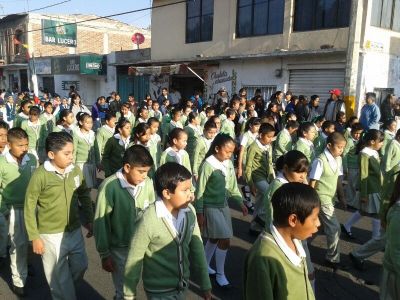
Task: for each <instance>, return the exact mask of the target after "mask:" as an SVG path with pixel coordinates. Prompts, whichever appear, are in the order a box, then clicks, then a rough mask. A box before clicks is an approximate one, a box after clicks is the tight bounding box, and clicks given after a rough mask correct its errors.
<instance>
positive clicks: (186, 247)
mask: <svg viewBox="0 0 400 300" xmlns="http://www.w3.org/2000/svg"><path fill="white" fill-rule="evenodd" d="M158 201H162V200H158ZM189 207H190V209H189V210H188V211H187V212H186V213H185V214H186V218H185V221H184V223H183V230H182V233H181V235H180V236H177V235H176V232H175V230H174V228H171V227H170V225H169V224H168V222H167V220H166V219H165V218H164V217H158V216H157V211H156V205H155V204H152V205H150V207H149V208H148V209H147V210H146V211H145V212H144V214H143V218H140V219H139V221H138V223H137V224H136V231H135V233H134V235H133V239H132V242H131V245H130V251H129V254H128V259H127V262H126V265H125V282H124V296H125V299H135V297H136V287H137V284H138V283H139V281H140V278H142V279H143V286H144V289H145V291H146V292H149V293H154V294H160V299H161V298H162V295H165V294H168V293H174V292H177V289H179V290H183V289H186V288H187V287H188V285H189V275H190V274H189V267H190V268H192V270H193V271H194V272H193V274H194V275H195V277H197V281H198V282H199V285H200V289H201V290H204V291H206V290H210V289H211V283H210V279H209V277H208V271H207V262H206V259H205V254H204V247H203V242H202V240H201V236H200V230H199V226H198V225H197V221H196V214H195V212H194V211H193V207H192V206H191V205H189ZM142 268H143V271H142Z"/></svg>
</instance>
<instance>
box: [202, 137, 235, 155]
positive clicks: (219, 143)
mask: <svg viewBox="0 0 400 300" xmlns="http://www.w3.org/2000/svg"><path fill="white" fill-rule="evenodd" d="M228 143H233V144H235V141H234V140H233V138H231V137H230V136H229V135H227V134H223V133H219V134H217V136H216V137H215V138H214V140H213V142H212V143H211V146H210V149H209V150H208V152H207V154H206V156H205V158H207V157H209V156H211V155H214V154H216V153H217V152H216V151H215V148H216V147H218V148H221V147H223V146H225V145H226V144H228Z"/></svg>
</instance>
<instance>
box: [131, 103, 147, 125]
mask: <svg viewBox="0 0 400 300" xmlns="http://www.w3.org/2000/svg"><path fill="white" fill-rule="evenodd" d="M148 119H149V111H148V109H147V106H141V107H139V109H138V111H137V116H136V125H137V124H139V123H147V120H148ZM131 124H132V126H133V125H135V123H131Z"/></svg>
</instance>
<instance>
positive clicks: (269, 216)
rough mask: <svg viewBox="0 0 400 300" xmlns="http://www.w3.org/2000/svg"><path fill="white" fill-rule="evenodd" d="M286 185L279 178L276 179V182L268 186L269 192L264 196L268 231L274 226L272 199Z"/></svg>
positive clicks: (273, 181)
mask: <svg viewBox="0 0 400 300" xmlns="http://www.w3.org/2000/svg"><path fill="white" fill-rule="evenodd" d="M283 184H284V183H283V182H282V181H281V180H279V179H278V178H275V179H274V180H272V182H271V184H270V185H269V186H268V189H267V191H266V192H265V194H264V199H263V203H264V209H265V229H266V230H268V228H269V227H270V226H271V224H272V220H273V214H274V211H273V208H272V204H271V199H272V196H273V195H274V194H275V192H276V190H277V189H279V188H280V187H281V186H282V185H283Z"/></svg>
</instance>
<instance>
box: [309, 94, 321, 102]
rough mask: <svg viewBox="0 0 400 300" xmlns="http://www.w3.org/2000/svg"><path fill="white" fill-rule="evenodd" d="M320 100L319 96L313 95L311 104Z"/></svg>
mask: <svg viewBox="0 0 400 300" xmlns="http://www.w3.org/2000/svg"><path fill="white" fill-rule="evenodd" d="M318 98H319V96H318V95H312V96H311V98H310V99H311V102H313V101H315V100H316V99H318Z"/></svg>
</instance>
